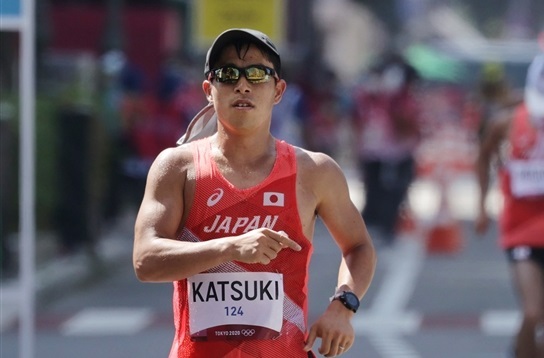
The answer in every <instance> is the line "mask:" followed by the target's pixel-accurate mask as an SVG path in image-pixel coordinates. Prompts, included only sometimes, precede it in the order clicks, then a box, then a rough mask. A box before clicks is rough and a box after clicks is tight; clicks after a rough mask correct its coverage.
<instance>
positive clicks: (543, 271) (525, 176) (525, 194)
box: [475, 53, 544, 358]
mask: <svg viewBox="0 0 544 358" xmlns="http://www.w3.org/2000/svg"><path fill="white" fill-rule="evenodd" d="M495 161H496V162H495ZM493 163H497V164H498V168H499V179H500V187H501V191H502V193H503V197H504V207H503V211H502V214H501V217H500V223H499V224H500V237H499V243H500V246H501V247H502V249H504V250H505V252H506V255H507V257H508V260H509V262H510V265H511V269H512V279H513V283H514V286H515V289H516V290H517V294H518V295H519V299H520V304H521V309H522V313H523V320H522V323H521V326H520V328H519V331H518V334H517V337H516V340H515V346H514V350H515V352H513V353H514V357H516V358H540V357H544V53H543V54H540V55H538V56H537V57H536V58H535V59H534V61H533V62H532V64H531V66H530V67H529V71H528V75H527V81H526V88H525V96H524V101H523V103H522V104H520V105H519V106H517V107H516V108H515V109H513V110H508V111H504V112H503V113H501V114H500V115H499V116H498V117H497V118H496V119H494V120H493V121H490V122H489V124H488V126H487V127H486V129H485V131H484V132H483V133H482V142H481V147H480V153H479V157H478V163H477V175H478V179H479V185H480V191H481V194H480V201H479V216H478V218H477V219H476V223H475V224H476V230H477V231H478V232H479V233H483V232H485V231H486V229H487V228H488V226H489V222H490V219H489V216H488V214H487V211H486V197H487V196H486V194H487V192H488V189H489V186H490V181H491V180H490V178H491V176H492V175H491V173H492V164H493Z"/></svg>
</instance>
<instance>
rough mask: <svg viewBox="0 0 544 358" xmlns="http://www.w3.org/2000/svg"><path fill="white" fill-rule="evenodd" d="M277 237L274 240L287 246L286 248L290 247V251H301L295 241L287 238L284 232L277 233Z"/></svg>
mask: <svg viewBox="0 0 544 358" xmlns="http://www.w3.org/2000/svg"><path fill="white" fill-rule="evenodd" d="M278 234H279V235H278V237H277V238H275V239H276V240H277V241H278V242H279V243H281V244H283V245H285V246H287V247H290V248H291V249H293V250H295V251H300V250H302V247H301V246H300V245H299V244H297V243H296V241H293V240H291V239H290V238H289V236H287V233H286V232H285V231H280V232H279V233H278Z"/></svg>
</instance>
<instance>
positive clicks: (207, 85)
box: [202, 80, 213, 102]
mask: <svg viewBox="0 0 544 358" xmlns="http://www.w3.org/2000/svg"><path fill="white" fill-rule="evenodd" d="M202 90H203V91H204V94H205V95H206V99H207V100H208V102H212V101H213V96H212V84H211V83H210V81H208V80H205V81H204V82H202Z"/></svg>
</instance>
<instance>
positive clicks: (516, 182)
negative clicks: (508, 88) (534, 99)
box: [500, 104, 544, 248]
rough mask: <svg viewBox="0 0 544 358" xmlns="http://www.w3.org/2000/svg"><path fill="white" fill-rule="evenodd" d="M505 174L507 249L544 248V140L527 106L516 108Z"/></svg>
mask: <svg viewBox="0 0 544 358" xmlns="http://www.w3.org/2000/svg"><path fill="white" fill-rule="evenodd" d="M508 143H509V145H508V153H507V158H506V161H505V165H504V166H503V169H502V170H501V187H502V192H503V197H504V208H503V211H502V215H501V222H500V225H501V240H500V244H501V246H502V247H503V248H510V247H514V246H520V245H529V246H533V247H544V239H543V238H544V236H542V232H544V136H539V135H538V134H537V132H536V130H535V128H534V127H533V126H532V125H531V123H530V120H529V114H528V112H527V108H526V107H525V105H523V104H522V105H520V106H519V107H518V108H516V110H515V113H514V118H513V121H512V125H511V129H510V133H509V136H508Z"/></svg>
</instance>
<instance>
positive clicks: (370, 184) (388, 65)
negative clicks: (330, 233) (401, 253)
mask: <svg viewBox="0 0 544 358" xmlns="http://www.w3.org/2000/svg"><path fill="white" fill-rule="evenodd" d="M418 79H419V75H418V73H417V71H416V70H415V69H414V68H413V67H412V66H411V65H409V64H408V63H407V62H406V61H405V60H404V59H403V58H402V57H401V56H400V55H397V54H395V53H392V54H388V55H386V56H385V57H384V60H383V61H382V62H380V63H378V64H377V66H375V67H373V68H372V69H371V70H370V72H369V74H368V76H367V78H366V80H365V81H364V83H363V85H362V86H359V87H357V88H356V89H355V93H354V99H353V101H354V103H353V107H354V113H353V117H352V120H353V132H354V136H355V140H354V143H355V146H354V151H355V157H356V158H357V162H358V166H359V170H360V172H361V175H362V178H363V181H364V185H365V195H364V208H363V212H362V215H363V217H364V219H365V222H366V223H367V225H368V227H369V230H370V231H371V233H372V234H373V235H374V234H375V235H376V238H382V239H383V241H384V243H385V244H391V243H392V242H393V240H394V238H395V234H396V232H395V227H396V223H397V218H398V216H399V211H400V208H401V204H402V203H403V201H404V199H405V198H406V194H407V191H408V187H409V185H410V184H411V183H412V181H413V179H414V176H415V161H414V151H415V149H416V146H417V145H418V142H419V139H420V118H419V114H420V110H419V106H418V101H417V99H416V84H417V83H418ZM373 231H374V232H373Z"/></svg>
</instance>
